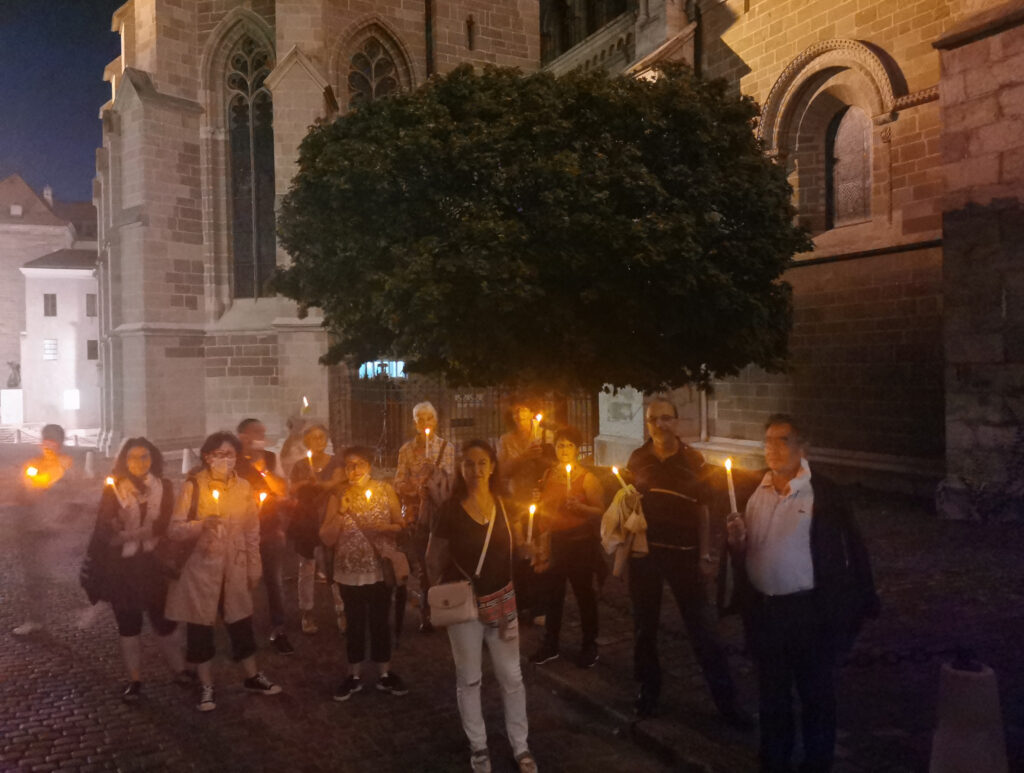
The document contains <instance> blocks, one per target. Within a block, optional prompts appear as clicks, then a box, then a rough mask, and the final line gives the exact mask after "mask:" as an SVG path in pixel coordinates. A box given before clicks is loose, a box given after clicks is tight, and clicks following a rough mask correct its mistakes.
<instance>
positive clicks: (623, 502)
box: [601, 485, 649, 577]
mask: <svg viewBox="0 0 1024 773" xmlns="http://www.w3.org/2000/svg"><path fill="white" fill-rule="evenodd" d="M640 500H641V497H640V493H639V492H638V491H637V490H636V489H635V488H634V487H633V486H631V485H630V486H626V487H625V488H621V489H619V490H618V491H616V492H615V497H614V498H613V499H612V503H611V504H610V505H609V506H608V509H607V510H605V512H604V516H603V517H602V518H601V545H602V546H603V547H604V549H605V552H606V553H608V554H609V555H610V554H612V553H614V554H615V561H614V563H613V567H612V574H613V575H615V576H616V577H621V576H622V571H623V569H624V568H625V563H626V559H627V558H629V557H630V556H636V557H638V558H639V557H640V556H646V555H647V553H648V552H649V548H648V546H647V519H646V518H644V511H643V508H642V507H641V504H640Z"/></svg>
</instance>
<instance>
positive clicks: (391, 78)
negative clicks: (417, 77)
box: [348, 36, 400, 105]
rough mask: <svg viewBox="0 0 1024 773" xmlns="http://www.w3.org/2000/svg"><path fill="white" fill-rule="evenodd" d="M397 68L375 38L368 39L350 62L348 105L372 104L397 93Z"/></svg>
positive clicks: (389, 54)
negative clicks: (376, 100)
mask: <svg viewBox="0 0 1024 773" xmlns="http://www.w3.org/2000/svg"><path fill="white" fill-rule="evenodd" d="M399 88H400V86H399V82H398V68H397V67H396V66H395V60H394V59H393V58H392V56H391V53H390V52H389V51H388V50H387V49H386V48H385V47H384V46H383V44H382V43H381V42H380V41H379V40H378V39H377V38H376V37H373V36H371V37H368V38H367V39H366V40H365V41H364V42H363V44H362V45H361V46H360V47H359V50H358V51H356V52H355V53H354V54H353V55H352V59H351V60H350V61H349V71H348V89H349V104H350V105H356V104H359V103H362V102H372V101H373V100H375V99H380V98H381V97H386V96H387V95H388V94H392V93H394V92H396V91H398V90H399Z"/></svg>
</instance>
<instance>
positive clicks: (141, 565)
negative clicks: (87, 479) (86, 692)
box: [88, 437, 194, 703]
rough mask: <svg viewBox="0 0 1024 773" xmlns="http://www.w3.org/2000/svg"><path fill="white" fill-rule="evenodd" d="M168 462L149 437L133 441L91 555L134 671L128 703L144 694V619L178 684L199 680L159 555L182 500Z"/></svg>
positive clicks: (107, 491) (108, 489) (111, 487)
mask: <svg viewBox="0 0 1024 773" xmlns="http://www.w3.org/2000/svg"><path fill="white" fill-rule="evenodd" d="M163 464H164V460H163V456H162V455H161V453H160V451H159V450H158V449H157V448H156V446H154V445H153V444H152V443H150V442H149V441H148V440H146V438H143V437H137V438H130V439H128V440H127V441H126V442H125V443H124V445H123V446H122V447H121V451H120V452H119V453H118V455H117V459H116V460H115V462H114V469H113V473H112V475H111V477H109V478H107V485H106V486H105V487H104V489H103V495H102V497H101V498H100V506H99V512H98V513H97V517H96V528H95V530H94V531H93V536H92V539H91V540H90V542H89V548H88V555H89V558H90V560H91V561H92V563H93V565H94V566H95V571H96V573H97V574H98V575H99V576H101V577H102V582H100V583H99V584H98V585H97V586H96V587H95V588H90V589H89V590H90V591H94V592H91V593H90V596H91V597H92V600H93V601H94V602H95V601H98V600H104V601H109V602H110V605H111V607H112V608H113V610H114V618H115V620H116V621H117V630H118V633H119V634H120V641H121V654H122V656H123V657H124V665H125V668H126V669H127V671H128V686H127V688H126V689H125V690H124V692H123V693H122V698H123V699H124V700H125V701H126V702H129V703H131V702H135V701H137V700H138V698H139V695H140V693H141V690H142V675H141V665H142V664H141V660H142V659H141V652H140V645H139V635H140V634H141V633H142V614H143V612H145V613H146V614H147V615H148V616H149V623H150V625H151V626H152V628H153V630H154V631H155V632H156V634H157V637H158V639H157V641H158V642H159V645H160V649H161V651H162V653H163V656H164V659H165V660H166V661H167V665H168V666H170V668H171V670H172V671H173V672H174V674H175V681H177V682H179V683H183V684H188V683H190V681H191V680H192V679H194V675H190V674H189V673H187V672H186V671H185V670H184V652H183V647H182V641H181V637H180V636H179V635H177V623H175V622H173V621H171V620H168V619H167V618H166V617H165V616H164V604H165V601H166V598H167V580H166V579H165V577H164V576H163V573H162V572H161V570H160V567H159V565H158V564H157V562H156V560H155V559H154V557H153V549H154V548H155V547H156V544H157V541H158V540H159V538H160V537H161V536H162V535H163V534H164V533H165V532H166V531H167V524H168V523H169V522H170V518H171V509H172V507H173V505H174V498H173V496H172V491H171V482H170V481H169V480H167V479H166V478H163V477H161V476H162V473H163Z"/></svg>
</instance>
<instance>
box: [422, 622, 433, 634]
mask: <svg viewBox="0 0 1024 773" xmlns="http://www.w3.org/2000/svg"><path fill="white" fill-rule="evenodd" d="M433 632H434V625H433V623H431V622H430V621H429V620H424V621H423V622H422V623H420V633H433Z"/></svg>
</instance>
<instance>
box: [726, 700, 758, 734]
mask: <svg viewBox="0 0 1024 773" xmlns="http://www.w3.org/2000/svg"><path fill="white" fill-rule="evenodd" d="M721 715H722V721H723V722H725V724H727V725H728V726H729V727H731V728H733V729H735V730H739V731H740V732H742V733H749V732H750V731H751V730H753V729H754V728H755V727H756V726H757V725H756V723H755V722H754V718H753V717H752V716H750V714H748V713H747V712H745V711H744V710H743V709H741V708H740V707H739V706H732V707H730V708H729V709H727V710H725V711H723V712H721Z"/></svg>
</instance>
